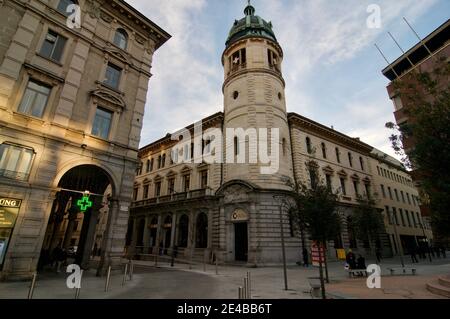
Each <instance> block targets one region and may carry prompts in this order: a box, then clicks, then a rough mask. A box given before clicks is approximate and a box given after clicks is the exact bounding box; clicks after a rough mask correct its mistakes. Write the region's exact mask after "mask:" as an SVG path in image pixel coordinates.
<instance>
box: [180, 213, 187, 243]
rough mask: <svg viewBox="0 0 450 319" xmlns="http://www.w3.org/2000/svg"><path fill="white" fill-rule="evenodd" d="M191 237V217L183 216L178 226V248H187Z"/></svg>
mask: <svg viewBox="0 0 450 319" xmlns="http://www.w3.org/2000/svg"><path fill="white" fill-rule="evenodd" d="M188 236H189V217H188V216H187V215H183V216H181V217H180V221H179V225H178V247H180V248H186V247H187V244H188V238H189V237H188Z"/></svg>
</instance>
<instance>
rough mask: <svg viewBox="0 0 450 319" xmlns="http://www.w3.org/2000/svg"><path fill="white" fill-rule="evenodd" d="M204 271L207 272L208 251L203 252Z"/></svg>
mask: <svg viewBox="0 0 450 319" xmlns="http://www.w3.org/2000/svg"><path fill="white" fill-rule="evenodd" d="M203 272H206V251H205V253H204V254H203Z"/></svg>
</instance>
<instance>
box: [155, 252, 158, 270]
mask: <svg viewBox="0 0 450 319" xmlns="http://www.w3.org/2000/svg"><path fill="white" fill-rule="evenodd" d="M155 267H158V254H156V255H155Z"/></svg>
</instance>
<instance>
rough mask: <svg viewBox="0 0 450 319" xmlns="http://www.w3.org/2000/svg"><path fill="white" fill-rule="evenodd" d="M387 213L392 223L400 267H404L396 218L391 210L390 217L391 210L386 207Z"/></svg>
mask: <svg viewBox="0 0 450 319" xmlns="http://www.w3.org/2000/svg"><path fill="white" fill-rule="evenodd" d="M387 213H388V217H389V219H390V220H391V221H392V224H393V225H394V233H395V243H394V244H395V245H396V247H397V251H398V252H399V253H400V262H401V263H402V268H405V262H404V261H403V249H402V248H401V240H400V237H399V236H398V231H397V218H395V217H396V216H395V215H394V212H392V218H391V212H390V210H389V209H388V210H387Z"/></svg>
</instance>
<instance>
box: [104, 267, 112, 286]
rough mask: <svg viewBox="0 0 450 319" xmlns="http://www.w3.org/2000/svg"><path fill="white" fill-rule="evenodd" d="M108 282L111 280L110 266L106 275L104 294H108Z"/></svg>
mask: <svg viewBox="0 0 450 319" xmlns="http://www.w3.org/2000/svg"><path fill="white" fill-rule="evenodd" d="M110 280H111V266H109V267H108V274H107V275H106V283H105V292H108V289H109V283H110Z"/></svg>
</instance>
